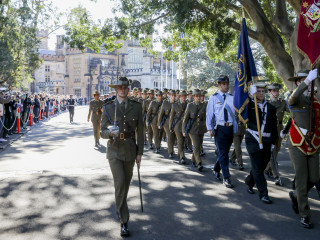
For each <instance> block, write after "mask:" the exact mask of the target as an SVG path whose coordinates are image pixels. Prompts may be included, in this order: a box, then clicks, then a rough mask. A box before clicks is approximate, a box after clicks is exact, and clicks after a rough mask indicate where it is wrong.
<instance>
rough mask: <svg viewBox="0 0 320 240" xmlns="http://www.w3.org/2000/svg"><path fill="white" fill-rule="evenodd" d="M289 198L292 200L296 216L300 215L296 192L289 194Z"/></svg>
mask: <svg viewBox="0 0 320 240" xmlns="http://www.w3.org/2000/svg"><path fill="white" fill-rule="evenodd" d="M289 197H290V199H291V203H292V209H293V211H294V212H295V214H299V208H298V200H297V197H296V196H295V194H294V191H290V192H289Z"/></svg>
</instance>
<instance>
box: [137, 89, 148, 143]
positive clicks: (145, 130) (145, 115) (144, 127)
mask: <svg viewBox="0 0 320 240" xmlns="http://www.w3.org/2000/svg"><path fill="white" fill-rule="evenodd" d="M147 98H148V90H146V89H144V90H143V93H142V102H141V104H142V121H143V136H144V145H147V144H148V142H147V135H146V132H147V128H146V118H147V111H148V109H147V108H146V107H147V104H146V102H148V100H147ZM139 102H140V101H139Z"/></svg>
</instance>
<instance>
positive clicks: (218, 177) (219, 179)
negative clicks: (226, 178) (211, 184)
mask: <svg viewBox="0 0 320 240" xmlns="http://www.w3.org/2000/svg"><path fill="white" fill-rule="evenodd" d="M213 174H214V176H215V178H216V179H217V180H218V181H221V177H220V173H219V172H216V171H214V172H213Z"/></svg>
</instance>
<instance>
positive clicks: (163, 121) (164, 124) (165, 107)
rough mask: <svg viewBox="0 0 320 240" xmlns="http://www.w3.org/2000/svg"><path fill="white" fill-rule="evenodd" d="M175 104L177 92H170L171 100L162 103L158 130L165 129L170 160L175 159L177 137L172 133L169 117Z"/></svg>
mask: <svg viewBox="0 0 320 240" xmlns="http://www.w3.org/2000/svg"><path fill="white" fill-rule="evenodd" d="M174 102H175V90H170V92H169V100H164V101H163V102H162V105H161V108H160V112H159V118H158V128H159V129H162V128H164V130H165V132H166V135H167V136H168V141H167V143H168V153H169V158H173V154H174V150H173V144H174V139H175V135H174V132H171V131H170V127H169V116H170V112H171V108H172V105H173V104H174Z"/></svg>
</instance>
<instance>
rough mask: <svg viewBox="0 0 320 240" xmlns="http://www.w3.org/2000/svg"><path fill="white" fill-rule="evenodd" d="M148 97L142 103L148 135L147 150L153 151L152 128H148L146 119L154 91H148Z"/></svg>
mask: <svg viewBox="0 0 320 240" xmlns="http://www.w3.org/2000/svg"><path fill="white" fill-rule="evenodd" d="M148 95H149V98H148V99H147V100H146V101H145V102H144V111H145V114H146V115H145V116H146V117H145V118H146V119H145V121H146V124H145V126H146V127H147V134H148V144H149V149H153V148H154V146H153V143H152V139H153V131H152V127H148V124H147V123H148V118H147V113H148V109H149V106H150V104H151V102H152V101H153V100H154V90H153V89H150V90H149V91H148Z"/></svg>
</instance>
